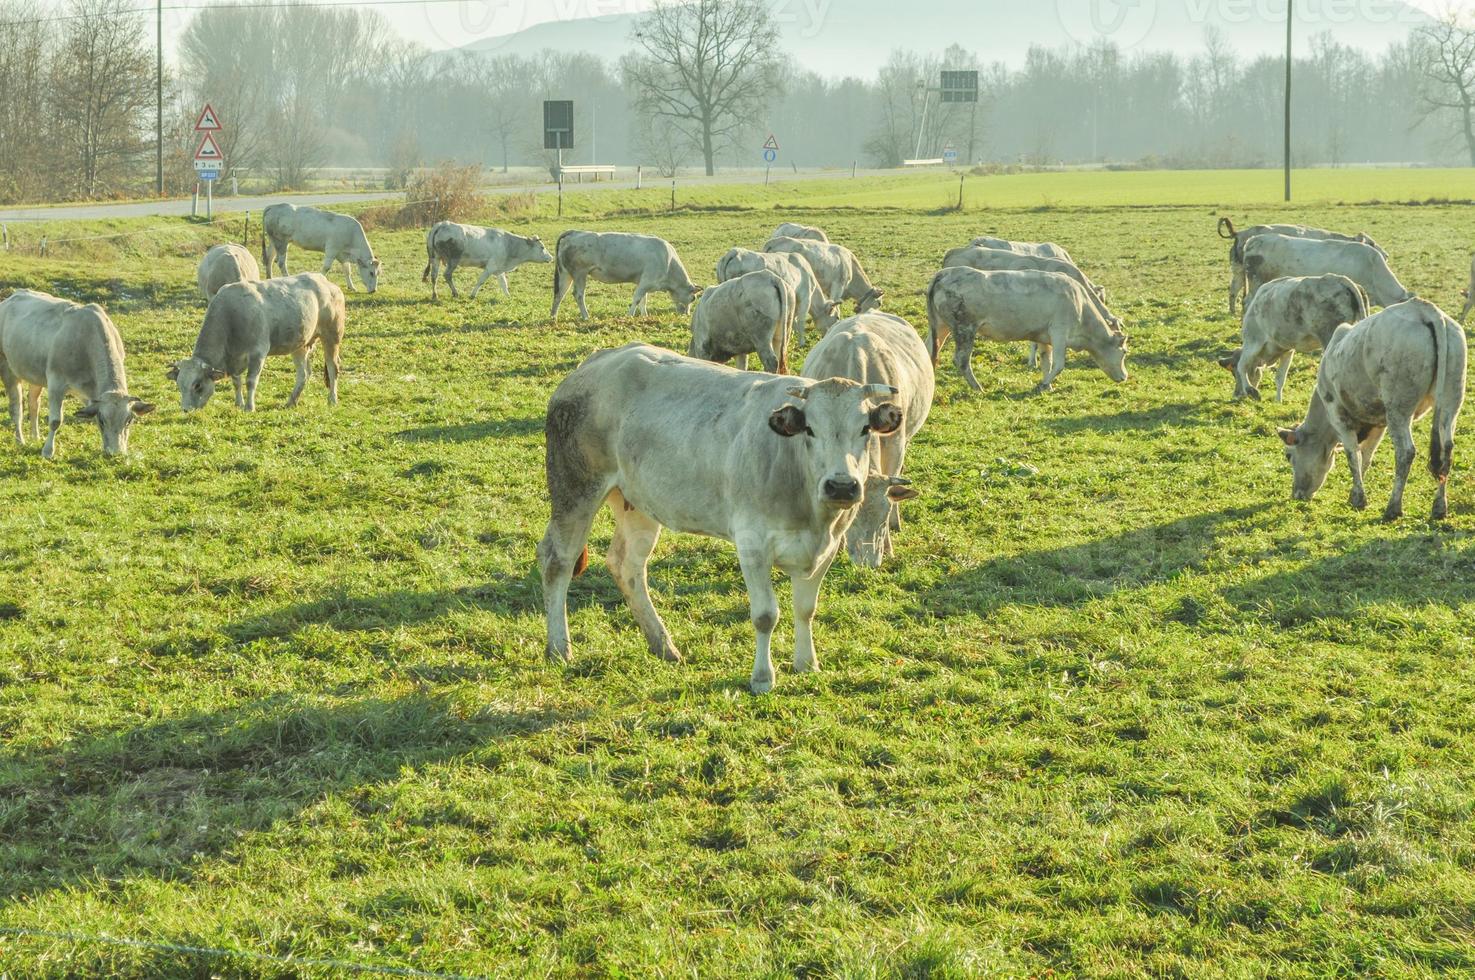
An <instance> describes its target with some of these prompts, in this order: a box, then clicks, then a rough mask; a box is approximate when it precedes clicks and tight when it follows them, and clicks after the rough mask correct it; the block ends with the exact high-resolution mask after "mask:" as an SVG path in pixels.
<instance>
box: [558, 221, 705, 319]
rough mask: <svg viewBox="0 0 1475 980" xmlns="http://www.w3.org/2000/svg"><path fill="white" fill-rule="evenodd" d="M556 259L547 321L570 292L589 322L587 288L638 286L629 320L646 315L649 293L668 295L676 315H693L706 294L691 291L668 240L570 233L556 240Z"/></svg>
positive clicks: (623, 234)
mask: <svg viewBox="0 0 1475 980" xmlns="http://www.w3.org/2000/svg"><path fill="white" fill-rule="evenodd" d="M553 252H554V257H553V310H552V312H551V313H549V314H548V315H549V316H550V317H551V318H552V319H554V320H555V321H556V320H557V319H558V307H559V306H560V305H561V304H562V303H563V298H564V297H565V296H567V295H568V291H569V289H573V291H574V299H575V300H577V301H578V304H579V316H580V318H582V319H584V320H587V319H589V307H588V306H586V305H585V304H584V288H585V286H586V285H587V283H588V281H589V280H590V279H593V280H594V281H595V282H608V283H625V282H633V283H634V284H635V297H634V299H632V300H631V301H630V315H631V316H634V315H635V313H636V311H637V310H638V311H639V312H640V313H641V314H642V315H643V314H645V313H646V312H647V309H646V296H647V294H649V293H668V294H670V296H671V302H673V303H675V304H676V310H677V312H678V313H683V314H685V313H687V312H689V311H690V310H691V304H692V302H693V301H694V300H695V299H696V298H697V294H699V293H700V292H701V291H702V290H701V287H699V286H694V285H692V282H691V277H690V276H688V275H687V274H686V266H684V265H682V264H681V258H680V257H679V256H678V255H677V254H676V249H674V248H672V247H671V243H670V242H668V241H666V240H665V239H664V238H656V237H655V236H653V235H635V234H631V233H629V232H623V231H605V232H599V231H566V232H564V233H563V234H562V235H559V236H558V244H557V245H556V246H555V247H554V250H553Z"/></svg>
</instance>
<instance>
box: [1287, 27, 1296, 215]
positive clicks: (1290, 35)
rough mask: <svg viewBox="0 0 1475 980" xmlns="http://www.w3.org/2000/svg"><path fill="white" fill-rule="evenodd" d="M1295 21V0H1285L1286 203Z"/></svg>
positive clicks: (1289, 181) (1288, 176)
mask: <svg viewBox="0 0 1475 980" xmlns="http://www.w3.org/2000/svg"><path fill="white" fill-rule="evenodd" d="M1295 22H1296V3H1295V0H1286V203H1290V200H1291V59H1292V54H1293V51H1292V49H1291V40H1292V38H1293V36H1294V35H1293V28H1294V26H1295Z"/></svg>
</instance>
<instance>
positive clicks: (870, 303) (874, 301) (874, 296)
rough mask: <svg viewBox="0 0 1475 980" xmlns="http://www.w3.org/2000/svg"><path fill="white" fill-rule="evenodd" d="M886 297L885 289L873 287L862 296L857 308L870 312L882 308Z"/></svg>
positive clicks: (863, 311)
mask: <svg viewBox="0 0 1475 980" xmlns="http://www.w3.org/2000/svg"><path fill="white" fill-rule="evenodd" d="M885 299H886V292H885V290H881V289H873V290H871V291H870V292H868V293H866V294H865V295H864V296H862V297H861V300H860V303H859V304H858V305H857V307H856V308H857V309H859V310H860V312H862V313H869V312H871V311H872V310H879V309H880V308H881V303H882V301H883V300H885Z"/></svg>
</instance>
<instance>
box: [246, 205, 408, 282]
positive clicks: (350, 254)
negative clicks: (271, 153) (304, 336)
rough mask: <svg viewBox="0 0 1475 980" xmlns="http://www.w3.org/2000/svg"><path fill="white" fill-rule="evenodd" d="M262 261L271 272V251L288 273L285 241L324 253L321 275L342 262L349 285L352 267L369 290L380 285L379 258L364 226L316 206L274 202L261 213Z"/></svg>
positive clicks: (355, 219) (351, 278) (310, 250)
mask: <svg viewBox="0 0 1475 980" xmlns="http://www.w3.org/2000/svg"><path fill="white" fill-rule="evenodd" d="M261 228H262V236H261V264H262V265H263V266H265V268H266V271H267V273H268V274H270V273H271V263H272V259H271V257H270V256H271V254H272V252H273V251H274V252H275V256H276V263H277V267H278V268H280V269H281V270H282V275H284V276H285V275H287V274H288V273H287V244H288V243H289V242H290V243H291V244H293V245H296V246H297V247H299V248H305V249H307V250H308V251H309V252H322V253H323V268H322V273H323V275H325V276H326V275H327V274H328V273H329V272H332V271H333V265H334V263H337V262H342V263H343V271H344V274H345V275H346V276H347V277H348V288H349V289H353V288H355V287H354V285H353V270H354V268H355V267H356V268H357V269H358V271H359V277H360V278H361V279H363V281H364V286H365V287H367V288H368V290H369V292H371V293H372V292H374V291H375V290H376V289H378V288H379V260H378V259H376V258H374V250H373V249H372V248H370V247H369V239H368V237H367V236H366V235H365V234H364V226H363V225H361V224H359V223H358V219H357V218H351V217H349V216H348V215H346V214H334V213H333V212H332V211H320V210H318V209H317V208H308V207H298V206H297V205H295V204H273V205H272V206H271V207H269V208H267V209H266V210H265V211H263V212H261Z"/></svg>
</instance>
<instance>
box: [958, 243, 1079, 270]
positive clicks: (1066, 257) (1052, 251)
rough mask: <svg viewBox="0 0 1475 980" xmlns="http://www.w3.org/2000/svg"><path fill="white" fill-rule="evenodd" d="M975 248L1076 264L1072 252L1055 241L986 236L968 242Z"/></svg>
mask: <svg viewBox="0 0 1475 980" xmlns="http://www.w3.org/2000/svg"><path fill="white" fill-rule="evenodd" d="M968 244H969V245H971V246H973V247H974V248H996V249H999V250H1000V251H1004V252H1018V253H1019V254H1020V255H1038V256H1040V257H1042V258H1046V259H1059V260H1060V261H1062V262H1069V263H1070V264H1071V265H1075V264H1076V263H1075V259H1073V258H1071V257H1070V253H1069V252H1067V251H1066V250H1065V249H1064V248H1062V247H1060V246H1059V245H1056V244H1055V243H1054V242H1011V241H1010V240H1009V239H1007V238H990V237H988V236H984V237H982V238H975V239H973V241H971V242H969V243H968Z"/></svg>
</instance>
